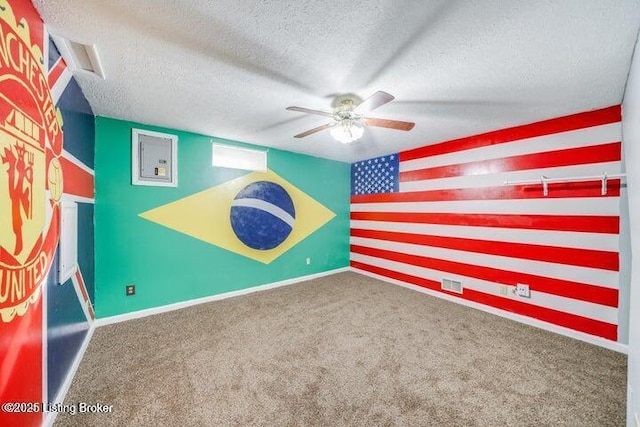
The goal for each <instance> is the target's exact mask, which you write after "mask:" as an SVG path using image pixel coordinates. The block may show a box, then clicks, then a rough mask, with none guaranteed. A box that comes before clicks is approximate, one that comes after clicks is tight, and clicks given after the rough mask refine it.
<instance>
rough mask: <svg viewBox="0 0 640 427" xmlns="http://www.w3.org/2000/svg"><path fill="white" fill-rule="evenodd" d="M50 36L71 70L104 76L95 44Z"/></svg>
mask: <svg viewBox="0 0 640 427" xmlns="http://www.w3.org/2000/svg"><path fill="white" fill-rule="evenodd" d="M51 38H52V39H53V42H54V43H55V44H56V47H57V48H58V50H59V51H60V55H62V57H63V58H64V60H65V62H66V63H67V66H68V67H69V69H70V70H71V72H76V71H81V72H84V73H90V74H94V75H96V76H99V77H101V78H103V79H104V78H105V75H104V69H103V68H102V64H101V63H100V57H99V56H98V50H97V48H96V45H94V44H82V43H78V42H75V41H73V40H69V39H65V38H64V37H60V36H55V35H53V34H52V35H51Z"/></svg>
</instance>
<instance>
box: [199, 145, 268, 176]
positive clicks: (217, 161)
mask: <svg viewBox="0 0 640 427" xmlns="http://www.w3.org/2000/svg"><path fill="white" fill-rule="evenodd" d="M212 151H213V157H212V162H211V164H212V165H213V166H220V167H223V168H232V169H244V170H251V171H260V172H266V171H267V151H266V150H251V149H249V148H240V147H232V146H230V145H221V144H213V150H212Z"/></svg>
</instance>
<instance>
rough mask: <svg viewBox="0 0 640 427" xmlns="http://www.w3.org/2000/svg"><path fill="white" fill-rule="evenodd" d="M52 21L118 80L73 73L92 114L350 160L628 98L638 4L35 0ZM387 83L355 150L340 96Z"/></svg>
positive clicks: (630, 0) (633, 0)
mask: <svg viewBox="0 0 640 427" xmlns="http://www.w3.org/2000/svg"><path fill="white" fill-rule="evenodd" d="M34 4H35V6H36V7H37V8H38V10H39V11H40V13H41V15H42V17H43V19H44V21H45V23H46V24H47V25H48V28H49V29H50V31H52V32H54V33H57V34H59V35H62V36H65V37H68V38H71V39H74V40H77V41H80V42H85V43H95V44H97V46H98V49H99V52H100V55H101V57H102V61H103V64H104V68H105V71H106V75H107V79H106V80H104V81H103V80H100V79H98V78H96V77H93V76H86V75H78V76H77V78H78V80H79V83H80V85H81V87H82V89H83V91H84V93H85V95H86V97H87V98H88V99H89V101H90V103H91V106H92V108H93V110H94V112H95V113H96V114H97V115H101V116H107V117H114V118H121V119H126V120H132V121H137V122H142V123H147V124H154V125H161V126H165V127H171V128H176V129H182V130H188V131H193V132H198V133H203V134H206V135H212V136H219V137H223V138H229V139H235V140H239V141H244V142H250V143H255V144H260V145H266V146H272V147H277V148H281V149H287V150H292V151H297V152H301V153H306V154H311V155H315V156H319V157H326V158H331V159H335V160H342V161H355V160H360V159H363V158H370V157H375V156H377V155H382V154H387V153H390V152H396V151H400V150H404V149H408V148H413V147H417V146H422V145H425V144H430V143H435V142H439V141H443V140H447V139H452V138H457V137H462V136H468V135H471V134H476V133H480V132H484V131H489V130H494V129H499V128H504V127H510V126H514V125H518V124H524V123H530V122H534V121H538V120H543V119H547V118H552V117H557V116H561V115H565V114H571V113H576V112H580V111H586V110H590V109H595V108H600V107H605V106H609V105H613V104H619V103H621V102H622V95H623V90H624V86H625V82H626V78H627V73H628V71H629V65H630V60H631V54H632V50H633V46H634V42H635V39H636V35H637V31H638V26H639V25H640V4H639V2H638V0H605V1H603V0H553V1H552V0H538V1H531V0H511V1H486V0H466V1H462V0H458V1H450V0H431V1H424V0H379V1H364V0H351V1H337V0H330V1H328V0H306V1H300V2H284V1H255V0H252V1H249V0H240V1H238V0H234V1H231V0H225V1H209V0H183V1H176V0H136V1H128V0H126V1H125V0H113V1H109V2H105V1H102V0H35V1H34ZM377 90H385V91H387V92H389V93H391V94H393V95H395V96H396V101H394V102H392V103H390V104H387V105H385V106H383V107H381V108H380V109H378V110H376V114H375V116H380V117H383V118H391V119H398V120H407V121H414V122H416V127H415V129H414V130H413V131H411V132H410V133H404V132H398V131H393V130H389V129H379V128H378V129H373V128H368V129H367V131H366V133H365V136H364V137H363V139H362V141H361V142H360V143H357V144H354V145H351V146H344V145H341V144H339V143H337V142H335V141H333V140H332V138H331V137H330V136H329V133H328V132H321V133H318V134H316V135H313V136H311V137H308V138H306V139H303V140H294V138H293V135H294V134H296V133H299V132H301V131H304V130H307V129H309V128H311V127H315V126H317V125H320V124H322V123H323V118H322V117H316V116H307V115H303V114H299V113H293V112H289V111H285V107H287V106H289V105H298V106H304V107H309V108H317V109H329V108H330V105H331V100H332V96H333V95H335V94H340V93H345V92H353V93H356V94H358V95H359V96H361V97H363V98H365V97H367V96H369V95H371V94H373V93H374V92H375V91H377Z"/></svg>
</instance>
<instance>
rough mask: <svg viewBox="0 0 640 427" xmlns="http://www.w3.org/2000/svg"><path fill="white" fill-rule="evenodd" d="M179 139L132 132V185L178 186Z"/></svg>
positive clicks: (170, 136) (167, 135)
mask: <svg viewBox="0 0 640 427" xmlns="http://www.w3.org/2000/svg"><path fill="white" fill-rule="evenodd" d="M177 144H178V137H177V136H176V135H169V134H165V133H159V132H151V131H147V130H141V129H133V131H132V143H131V145H132V152H131V154H132V155H131V159H132V161H133V162H132V168H131V172H132V184H133V185H151V186H160V187H176V186H177V185H178V173H177V170H178V161H177V152H178V151H177Z"/></svg>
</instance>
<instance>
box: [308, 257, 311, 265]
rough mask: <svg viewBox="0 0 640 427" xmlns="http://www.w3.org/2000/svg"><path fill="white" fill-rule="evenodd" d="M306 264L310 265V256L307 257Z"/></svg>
mask: <svg viewBox="0 0 640 427" xmlns="http://www.w3.org/2000/svg"><path fill="white" fill-rule="evenodd" d="M307 265H311V258H309V257H307Z"/></svg>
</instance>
